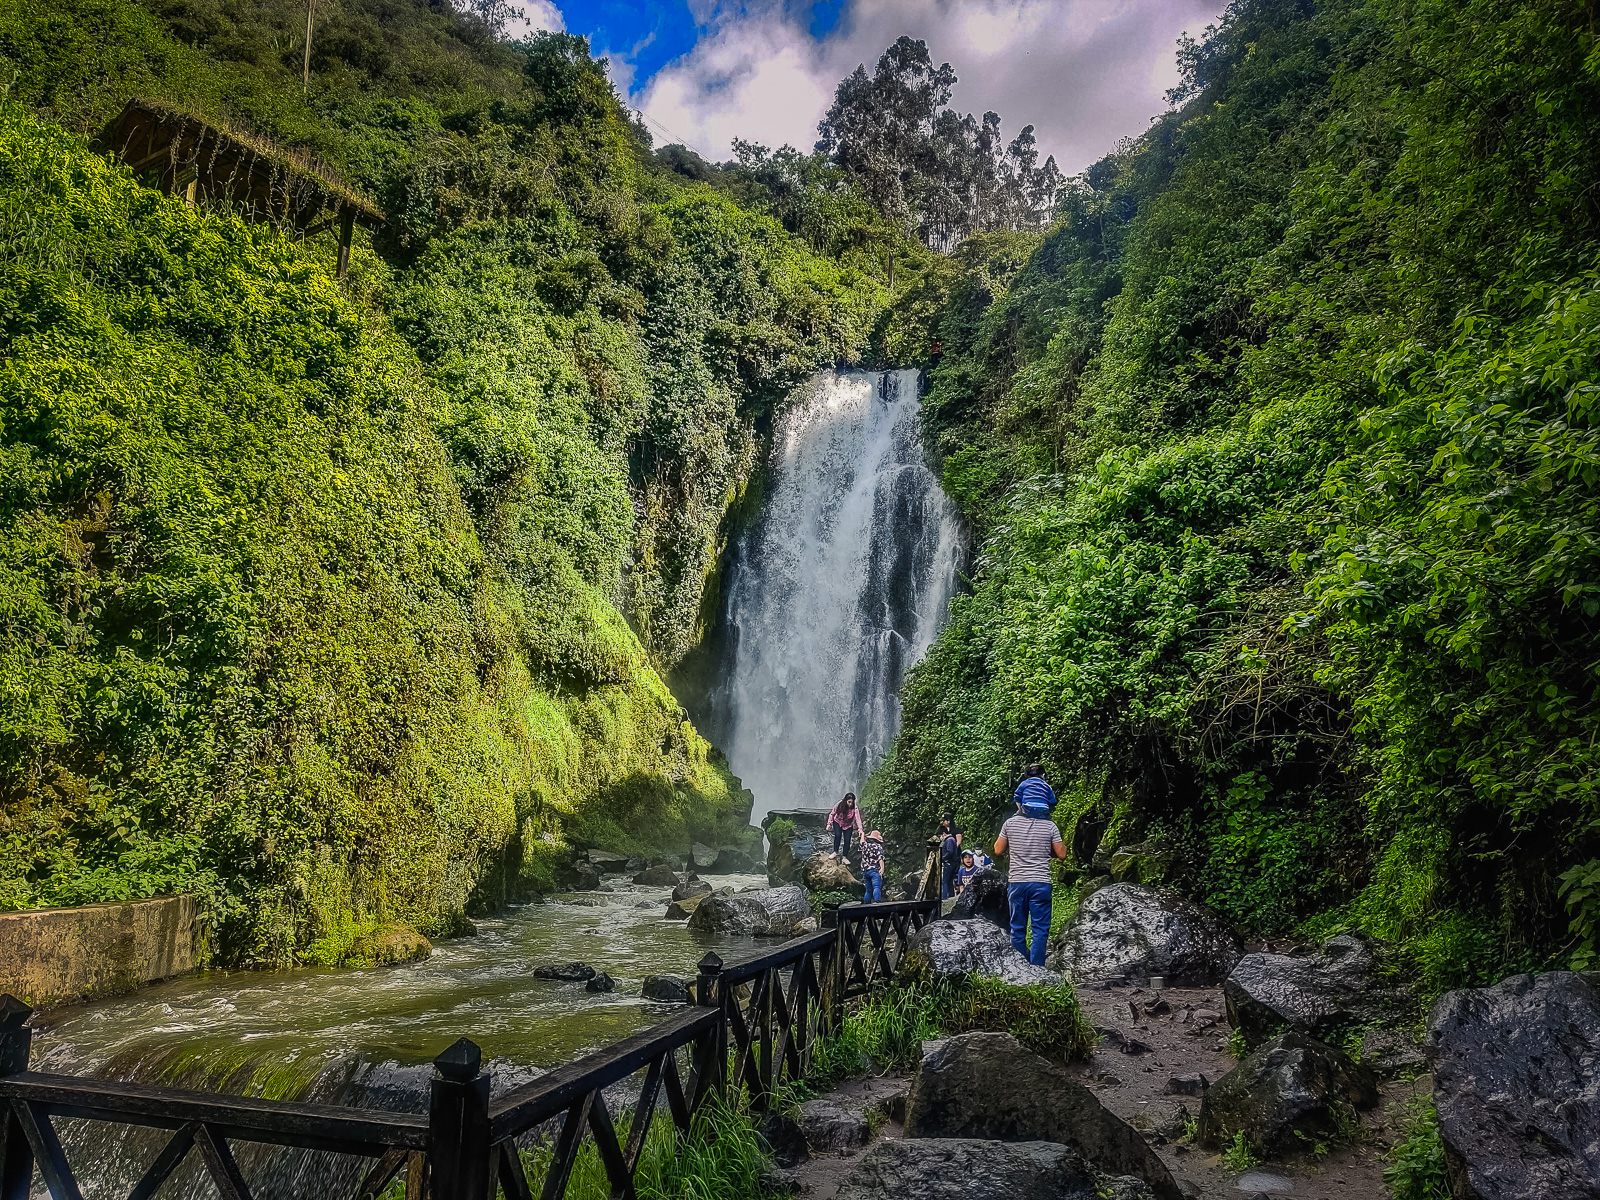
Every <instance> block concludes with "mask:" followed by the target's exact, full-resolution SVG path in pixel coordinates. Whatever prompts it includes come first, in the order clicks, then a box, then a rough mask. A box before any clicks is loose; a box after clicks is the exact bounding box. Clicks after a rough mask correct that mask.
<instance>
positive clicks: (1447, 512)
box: [868, 0, 1600, 990]
mask: <svg viewBox="0 0 1600 1200" xmlns="http://www.w3.org/2000/svg"><path fill="white" fill-rule="evenodd" d="M1591 18H1592V14H1591V13H1590V12H1589V10H1588V9H1587V8H1586V7H1585V6H1582V5H1577V4H1567V3H1555V4H1526V3H1516V2H1514V0H1474V2H1473V3H1469V4H1442V3H1438V4H1436V3H1424V4H1420V5H1418V4H1405V5H1400V4H1391V3H1388V2H1387V0H1331V2H1329V3H1318V4H1315V5H1313V4H1306V3H1299V2H1296V0H1238V2H1236V3H1234V4H1233V5H1232V6H1231V7H1230V8H1229V10H1228V14H1227V16H1226V19H1225V20H1224V22H1223V23H1222V25H1221V26H1220V27H1219V28H1218V29H1216V30H1214V31H1211V32H1210V33H1209V34H1208V35H1207V37H1206V38H1205V39H1203V40H1202V41H1200V42H1198V43H1195V44H1193V45H1190V46H1188V47H1186V48H1185V50H1184V52H1183V55H1182V59H1183V64H1184V69H1185V77H1184V83H1183V85H1182V86H1181V88H1180V89H1179V93H1178V95H1177V96H1176V99H1177V100H1178V101H1179V102H1180V106H1179V107H1177V108H1175V109H1174V111H1172V112H1170V113H1168V114H1167V115H1166V116H1164V117H1162V118H1161V119H1159V120H1158V121H1157V122H1156V123H1155V124H1154V125H1153V127H1152V128H1151V130H1150V131H1149V132H1148V133H1147V134H1145V135H1144V136H1143V137H1141V138H1139V139H1137V140H1136V141H1133V142H1130V143H1128V144H1127V145H1126V146H1125V147H1123V148H1122V149H1121V150H1119V152H1118V153H1116V154H1113V155H1111V156H1110V157H1108V158H1106V159H1105V160H1103V161H1102V162H1100V163H1097V164H1096V165H1095V166H1093V167H1092V168H1090V170H1089V171H1088V172H1087V173H1086V174H1085V175H1084V176H1083V177H1082V178H1081V179H1080V180H1078V181H1076V183H1075V186H1074V189H1073V191H1072V193H1071V194H1070V195H1069V196H1068V197H1067V199H1066V201H1065V204H1064V206H1063V211H1062V213H1061V216H1060V217H1059V219H1058V220H1057V222H1056V224H1055V225H1054V227H1053V228H1052V229H1051V230H1050V231H1049V232H1048V233H1047V234H1046V235H1045V236H1043V237H1042V238H1029V237H1006V236H991V237H988V238H982V239H973V240H971V241H970V242H968V243H967V245H966V246H964V247H963V248H962V249H961V250H960V251H958V253H957V254H956V255H955V256H954V257H953V258H952V259H951V260H949V261H947V262H944V263H942V264H940V265H939V266H938V267H937V269H935V270H933V271H931V272H929V273H928V274H927V275H926V276H924V277H923V278H922V279H921V280H920V281H919V282H918V284H917V285H916V286H915V287H913V288H912V289H911V290H910V291H909V292H908V293H907V294H906V295H905V296H903V297H902V298H900V299H899V300H898V301H897V304H896V309H895V312H896V314H897V315H898V316H899V317H900V320H899V321H898V322H897V321H895V320H894V319H893V318H891V320H890V321H889V322H887V323H886V324H887V326H888V327H889V328H894V329H896V334H895V337H894V338H890V339H886V340H885V342H884V347H885V350H886V352H888V353H890V354H900V355H905V354H907V353H912V354H914V353H915V352H916V350H917V347H918V346H919V345H925V344H927V341H928V340H929V339H931V338H933V337H938V338H939V339H940V340H941V341H942V344H943V347H944V350H945V356H944V358H943V360H942V362H940V364H939V365H938V367H937V368H936V369H935V370H934V371H933V372H932V378H931V386H930V390H929V394H928V398H927V401H926V406H925V420H926V425H927V431H928V436H929V438H930V442H931V443H932V444H933V445H934V446H935V448H936V450H937V452H938V454H939V455H940V457H941V460H942V466H941V470H942V478H943V482H944V485H945V487H946V489H947V490H948V491H949V492H950V494H951V495H952V496H954V497H955V498H956V499H957V500H958V501H959V502H960V503H961V505H962V506H963V508H964V509H965V510H966V511H967V513H968V514H969V515H970V516H971V517H972V518H973V520H974V522H975V523H976V525H977V527H978V528H979V530H980V532H981V534H982V536H983V544H982V549H981V552H980V555H979V559H978V567H979V570H978V574H977V579H976V583H975V589H974V593H973V594H972V595H971V596H970V597H967V598H964V599H963V600H961V601H959V602H958V603H957V605H956V607H955V613H954V618H953V621H952V624H951V626H950V628H949V630H948V631H947V632H946V633H945V635H944V636H943V637H942V638H941V639H940V640H939V642H938V644H937V645H936V646H935V647H934V649H933V651H932V653H931V654H930V656H929V658H928V660H927V661H926V662H925V663H924V664H923V665H921V666H919V667H918V668H917V669H916V670H915V671H914V672H913V674H912V677H911V679H910V681H909V683H908V684H907V687H906V690H905V694H904V697H903V700H904V711H905V731H904V732H903V733H902V735H901V737H900V739H899V741H898V743H897V745H896V746H895V748H894V750H893V752H892V754H891V756H890V758H889V760H888V761H887V762H886V764H885V765H884V767H883V768H882V769H881V770H880V772H879V773H878V774H877V775H876V776H875V777H874V779H873V781H872V784H871V787H870V789H869V792H870V795H869V797H868V805H869V807H872V806H876V810H875V811H879V812H883V813H885V814H886V815H892V817H893V818H894V819H895V820H897V821H898V822H899V823H901V824H902V825H904V826H907V827H917V826H919V825H920V824H921V823H924V822H928V821H930V820H931V818H932V816H933V814H934V813H935V812H937V811H938V810H939V809H942V808H944V807H947V806H949V807H955V808H956V809H958V810H959V811H960V812H961V813H962V814H963V816H964V817H966V819H967V820H968V821H970V822H972V823H974V824H976V825H978V826H980V827H982V826H985V825H989V824H991V823H994V822H995V821H996V820H997V818H998V817H999V816H1000V815H1002V814H1003V813H1004V812H1005V811H1006V810H1007V805H1006V799H1007V797H1008V796H1009V794H1010V788H1011V786H1012V785H1014V783H1015V781H1016V778H1017V773H1018V772H1019V770H1020V768H1021V766H1022V765H1023V764H1024V763H1027V762H1030V761H1036V760H1039V761H1043V763H1044V764H1045V765H1046V766H1047V767H1048V769H1049V774H1050V777H1051V778H1052V779H1053V780H1054V781H1055V782H1056V784H1057V785H1058V787H1060V788H1061V789H1062V790H1063V792H1065V793H1066V794H1067V795H1068V799H1069V801H1070V802H1069V803H1068V804H1067V806H1066V807H1065V808H1064V809H1063V811H1062V819H1063V821H1064V822H1065V823H1067V824H1068V825H1070V822H1071V818H1072V817H1073V816H1076V815H1078V814H1079V813H1093V814H1095V816H1096V819H1098V820H1101V821H1105V822H1109V823H1110V831H1109V833H1108V834H1107V838H1108V842H1107V844H1109V845H1127V844H1133V843H1136V842H1138V841H1139V840H1141V839H1143V838H1146V837H1151V836H1159V837H1161V838H1164V839H1166V840H1167V842H1168V843H1169V845H1170V846H1171V847H1172V848H1173V849H1174V850H1175V851H1176V853H1177V865H1176V867H1175V868H1174V876H1175V878H1177V879H1178V880H1179V881H1181V882H1183V883H1184V884H1185V885H1186V886H1188V887H1190V888H1191V889H1192V890H1193V891H1194V892H1196V893H1197V894H1199V895H1201V896H1203V897H1204V898H1205V899H1206V900H1208V901H1209V902H1210V903H1212V904H1214V905H1216V906H1217V907H1219V908H1220V909H1221V910H1222V911H1223V912H1225V913H1226V914H1227V915H1228V916H1230V917H1231V918H1233V919H1234V920H1236V921H1238V922H1239V923H1240V924H1241V925H1242V926H1244V927H1245V928H1247V929H1249V930H1250V931H1252V932H1254V933H1256V934H1266V935H1272V934H1283V933H1290V932H1293V933H1296V934H1298V935H1299V936H1301V937H1309V936H1315V935H1317V934H1318V933H1322V932H1326V931H1330V930H1332V929H1335V928H1338V927H1344V926H1353V927H1359V928H1364V929H1366V930H1368V931H1370V932H1373V933H1376V934H1379V935H1381V936H1384V937H1387V938H1392V939H1395V940H1397V941H1398V942H1400V943H1402V944H1403V945H1404V946H1405V947H1406V948H1407V949H1408V950H1409V951H1410V952H1411V954H1412V958H1413V962H1414V965H1415V967H1416V969H1417V970H1418V972H1419V973H1420V975H1421V977H1422V979H1423V980H1424V990H1434V989H1438V988H1442V987H1447V986H1452V985H1454V984H1457V983H1462V982H1468V981H1477V980H1482V979H1486V978H1492V977H1498V976H1499V975H1501V974H1504V973H1505V972H1506V971H1508V970H1512V969H1518V968H1522V967H1530V966H1539V965H1544V964H1549V963H1558V962H1563V961H1567V960H1570V961H1572V962H1574V963H1583V962H1590V961H1594V957H1595V955H1596V953H1597V952H1600V943H1597V938H1600V907H1597V905H1600V887H1597V882H1600V858H1597V855H1600V822H1597V818H1600V799H1597V793H1600V770H1597V766H1600V764H1597V761H1596V758H1595V742H1596V733H1597V731H1600V689H1597V684H1600V679H1597V675H1596V670H1597V668H1596V658H1595V654H1594V645H1595V640H1594V638H1595V631H1594V618H1595V615H1596V613H1597V611H1600V594H1597V593H1596V592H1595V583H1594V581H1595V579H1596V578H1597V567H1600V563H1597V561H1596V559H1595V554H1596V548H1597V547H1600V525H1597V508H1596V504H1597V496H1600V491H1597V485H1600V477H1597V476H1596V473H1595V467H1594V462H1595V459H1594V450H1595V442H1596V438H1597V436H1600V435H1597V432H1596V427H1595V423H1594V416H1593V412H1592V409H1593V401H1594V396H1595V390H1594V388H1595V380H1596V379H1597V378H1600V357H1597V356H1600V326H1597V324H1596V321H1595V318H1596V314H1597V313H1600V286H1597V282H1596V280H1597V276H1596V273H1595V272H1596V266H1597V264H1600V177H1597V174H1596V172H1597V163H1596V160H1595V158H1594V156H1593V154H1592V147H1593V146H1594V145H1595V144H1596V139H1597V137H1600V51H1597V49H1596V46H1597V43H1596V41H1595V36H1594V33H1593V29H1592V20H1591ZM1586 880H1587V881H1588V882H1585V881H1586Z"/></svg>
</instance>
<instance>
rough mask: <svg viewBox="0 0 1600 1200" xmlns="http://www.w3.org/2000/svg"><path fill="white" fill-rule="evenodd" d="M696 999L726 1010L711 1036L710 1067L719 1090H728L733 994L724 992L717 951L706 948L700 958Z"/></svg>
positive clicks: (706, 1004)
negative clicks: (729, 1032) (730, 1018)
mask: <svg viewBox="0 0 1600 1200" xmlns="http://www.w3.org/2000/svg"><path fill="white" fill-rule="evenodd" d="M694 1002H695V1003H696V1004H698V1005H700V1006H701V1007H702V1008H716V1009H720V1010H721V1011H722V1020H720V1021H718V1022H717V1027H716V1029H715V1030H714V1031H713V1033H712V1035H711V1054H710V1058H711V1061H710V1062H709V1063H707V1064H706V1068H707V1069H708V1070H709V1071H710V1072H711V1078H712V1080H713V1081H714V1082H715V1084H716V1089H717V1091H718V1092H719V1093H722V1092H726V1091H727V1090H728V1012H727V1006H728V1004H729V1003H731V1002H732V997H730V996H724V995H723V994H722V956H721V955H720V954H718V953H717V952H716V951H715V950H708V951H706V956H705V957H704V958H702V959H701V960H700V974H699V975H697V976H696V977H695V981H694Z"/></svg>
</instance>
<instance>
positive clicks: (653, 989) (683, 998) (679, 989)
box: [639, 975, 689, 1004]
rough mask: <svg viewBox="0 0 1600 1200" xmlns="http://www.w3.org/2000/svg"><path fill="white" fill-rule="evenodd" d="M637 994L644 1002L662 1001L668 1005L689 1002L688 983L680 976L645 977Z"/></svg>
mask: <svg viewBox="0 0 1600 1200" xmlns="http://www.w3.org/2000/svg"><path fill="white" fill-rule="evenodd" d="M639 994H640V995H641V996H643V997H644V998H645V999H646V1000H662V1001H666V1002H667V1003H670V1004H687V1003H688V1002H689V981H688V980H687V979H685V978H684V977H683V976H682V975H646V976H645V977H644V984H643V986H642V987H640V989H639Z"/></svg>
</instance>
